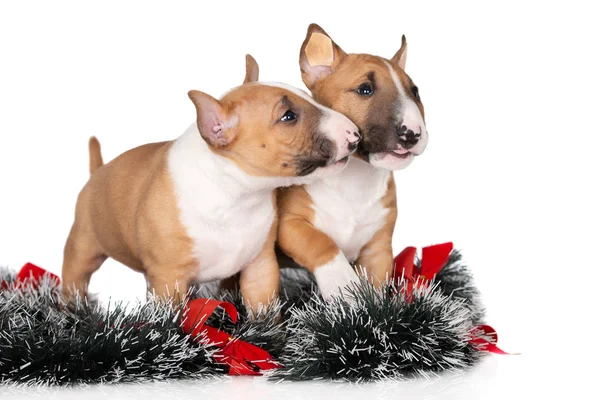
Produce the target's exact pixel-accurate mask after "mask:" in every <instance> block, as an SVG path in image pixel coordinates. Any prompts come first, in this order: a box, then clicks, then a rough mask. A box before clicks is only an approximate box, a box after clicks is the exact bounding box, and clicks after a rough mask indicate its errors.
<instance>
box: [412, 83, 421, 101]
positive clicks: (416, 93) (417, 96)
mask: <svg viewBox="0 0 600 400" xmlns="http://www.w3.org/2000/svg"><path fill="white" fill-rule="evenodd" d="M410 90H411V91H412V94H413V96H415V99H417V100H418V101H421V97H419V88H418V87H416V86H413V87H412V88H410Z"/></svg>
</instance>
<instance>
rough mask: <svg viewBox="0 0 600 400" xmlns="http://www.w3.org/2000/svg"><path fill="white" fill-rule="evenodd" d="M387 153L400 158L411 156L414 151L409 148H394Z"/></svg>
mask: <svg viewBox="0 0 600 400" xmlns="http://www.w3.org/2000/svg"><path fill="white" fill-rule="evenodd" d="M385 153H388V154H391V155H393V156H394V157H396V158H400V159H405V158H408V157H410V156H411V155H413V153H411V152H410V151H408V150H404V149H398V150H392V151H386V152H385Z"/></svg>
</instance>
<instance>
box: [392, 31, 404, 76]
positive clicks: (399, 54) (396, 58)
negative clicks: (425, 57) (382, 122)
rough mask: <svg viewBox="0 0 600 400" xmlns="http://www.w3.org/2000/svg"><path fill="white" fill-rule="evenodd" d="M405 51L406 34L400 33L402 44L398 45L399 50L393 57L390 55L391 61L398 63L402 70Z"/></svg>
mask: <svg viewBox="0 0 600 400" xmlns="http://www.w3.org/2000/svg"><path fill="white" fill-rule="evenodd" d="M406 52H407V47H406V36H404V35H402V46H401V47H400V50H398V51H397V52H396V54H394V57H392V62H394V63H396V64H398V66H399V67H400V68H402V69H403V70H406Z"/></svg>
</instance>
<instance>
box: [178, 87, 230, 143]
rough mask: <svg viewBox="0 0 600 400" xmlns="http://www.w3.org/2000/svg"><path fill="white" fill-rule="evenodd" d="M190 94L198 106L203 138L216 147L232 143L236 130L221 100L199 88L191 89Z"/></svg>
mask: <svg viewBox="0 0 600 400" xmlns="http://www.w3.org/2000/svg"><path fill="white" fill-rule="evenodd" d="M188 96H189V97H190V99H191V100H192V102H193V103H194V106H196V115H197V122H198V130H199V131H200V135H201V136H202V138H203V139H204V140H205V141H206V142H207V143H208V144H209V145H211V146H213V147H216V148H220V147H225V146H227V145H228V144H229V143H231V141H232V140H233V137H234V132H233V129H231V128H232V127H231V126H230V125H231V124H230V123H229V122H230V121H228V117H227V114H226V113H225V110H224V109H223V107H222V105H221V103H220V102H219V100H217V99H215V98H214V97H212V96H210V95H208V94H206V93H204V92H200V91H198V90H190V91H189V92H188Z"/></svg>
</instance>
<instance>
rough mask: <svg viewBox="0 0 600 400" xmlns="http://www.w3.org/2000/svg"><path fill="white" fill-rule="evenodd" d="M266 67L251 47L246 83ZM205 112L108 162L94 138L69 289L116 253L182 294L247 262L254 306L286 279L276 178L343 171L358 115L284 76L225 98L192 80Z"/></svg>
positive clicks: (72, 237) (67, 267) (71, 250)
mask: <svg viewBox="0 0 600 400" xmlns="http://www.w3.org/2000/svg"><path fill="white" fill-rule="evenodd" d="M257 76H258V66H257V65H256V62H255V61H254V60H253V59H252V57H249V56H248V57H247V73H246V82H248V81H255V80H256V79H257ZM189 97H190V98H191V100H192V102H193V103H194V105H195V107H196V112H197V121H196V123H194V124H193V125H192V126H190V128H189V129H188V130H187V131H186V132H185V133H183V135H181V136H180V137H179V138H178V139H176V140H174V141H168V142H161V143H151V144H146V145H143V146H140V147H137V148H135V149H132V150H129V151H127V152H125V153H123V154H121V155H120V156H118V157H117V158H115V159H114V160H113V161H111V162H110V163H108V164H105V165H103V162H102V156H101V153H100V145H99V143H98V141H97V140H96V139H95V138H92V139H91V140H90V173H91V177H90V179H89V181H88V182H87V184H86V185H85V186H84V188H83V189H82V191H81V193H80V194H79V197H78V200H77V206H76V211H75V222H74V223H73V226H72V228H71V232H70V234H69V237H68V239H67V242H66V245H65V249H64V264H63V268H62V279H63V291H64V292H65V293H66V294H67V295H69V294H70V291H71V290H72V289H77V290H78V291H80V292H81V293H83V294H85V293H86V290H87V286H88V283H89V281H90V277H91V275H92V274H93V273H94V272H95V271H96V270H98V268H100V266H101V265H102V263H103V262H104V261H105V260H106V259H107V258H108V257H111V258H113V259H115V260H117V261H119V262H121V263H123V264H125V265H127V266H128V267H130V268H132V269H134V270H135V271H138V272H141V273H143V274H144V275H145V277H146V280H147V283H148V288H149V289H150V290H152V291H154V292H155V293H156V294H158V295H162V296H173V295H178V296H177V298H178V299H180V298H181V296H184V295H185V294H186V292H187V290H188V287H189V285H191V284H194V283H200V282H206V281H212V280H217V279H223V278H227V277H230V276H232V275H235V274H237V273H238V272H240V288H241V292H242V295H243V296H244V299H245V300H246V304H247V306H249V307H252V309H253V310H254V311H256V310H258V307H259V305H260V304H266V303H267V301H268V300H270V299H271V298H272V297H273V295H277V293H278V288H279V269H278V264H277V261H276V257H275V253H274V243H275V238H276V227H277V224H276V221H277V218H276V215H277V214H276V208H275V193H274V189H275V188H277V187H280V186H287V185H291V184H296V183H308V182H311V181H312V180H315V179H316V178H318V177H320V176H324V175H327V174H330V173H335V172H339V171H340V170H342V169H343V168H344V166H345V164H346V163H347V161H348V156H349V155H350V154H351V153H352V152H353V151H354V150H355V149H356V145H357V142H358V140H359V136H358V133H357V132H358V129H357V127H356V125H354V124H353V123H352V122H351V121H350V120H349V119H348V118H347V117H345V116H343V115H342V114H340V113H338V112H336V111H332V110H330V109H328V108H325V107H323V106H322V105H319V104H317V103H315V101H314V100H312V99H311V98H310V96H308V95H307V94H305V93H304V92H302V91H300V90H297V89H294V88H290V87H287V86H285V85H281V84H266V83H245V84H243V85H241V86H239V87H237V88H235V89H233V90H231V91H230V92H228V93H227V94H226V95H225V96H224V97H223V98H222V99H221V100H216V99H214V98H213V97H211V96H209V95H208V94H206V93H203V92H199V91H195V90H192V91H190V92H189Z"/></svg>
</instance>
